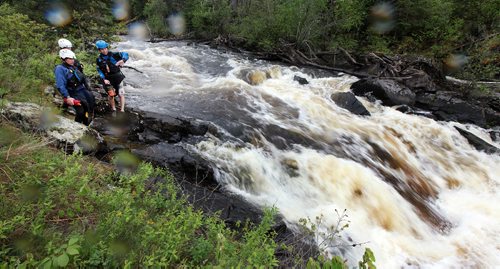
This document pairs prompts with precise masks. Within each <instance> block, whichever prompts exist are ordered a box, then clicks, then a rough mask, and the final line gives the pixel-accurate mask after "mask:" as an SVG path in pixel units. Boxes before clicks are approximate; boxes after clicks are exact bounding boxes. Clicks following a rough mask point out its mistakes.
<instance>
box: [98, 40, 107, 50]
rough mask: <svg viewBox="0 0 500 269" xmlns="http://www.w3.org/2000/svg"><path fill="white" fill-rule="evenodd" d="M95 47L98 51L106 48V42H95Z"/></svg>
mask: <svg viewBox="0 0 500 269" xmlns="http://www.w3.org/2000/svg"><path fill="white" fill-rule="evenodd" d="M95 46H96V47H97V49H98V50H100V49H104V48H107V47H108V43H106V41H104V40H97V42H95Z"/></svg>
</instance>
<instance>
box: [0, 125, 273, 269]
mask: <svg viewBox="0 0 500 269" xmlns="http://www.w3.org/2000/svg"><path fill="white" fill-rule="evenodd" d="M0 134H2V135H0V159H1V160H2V162H1V163H0V173H2V176H0V220H1V221H0V267H1V268H3V267H9V268H10V267H21V268H23V267H29V268H32V267H40V268H56V267H128V268H131V267H134V268H135V267H198V266H207V267H214V266H215V267H222V268H235V267H251V268H255V267H259V268H262V267H273V266H277V264H278V263H277V260H276V257H275V254H274V251H275V249H276V243H275V242H274V240H273V238H274V233H272V232H269V231H270V230H271V227H272V225H273V220H274V216H275V214H276V211H275V210H274V209H270V210H267V211H266V213H265V214H264V217H263V220H262V222H261V223H260V224H258V225H251V224H249V223H247V224H246V225H245V226H244V227H243V229H242V232H241V233H237V232H235V231H233V230H230V229H228V228H227V227H226V226H225V224H224V222H223V221H221V220H220V219H218V218H216V217H207V216H204V215H203V214H202V213H201V212H199V211H195V210H194V209H193V208H192V207H191V206H190V205H189V204H187V202H186V201H185V199H184V198H183V197H180V196H178V195H177V193H178V189H177V187H176V186H175V184H174V181H173V178H172V176H171V175H170V174H169V173H167V172H165V171H162V170H159V169H155V168H153V167H152V166H151V165H149V164H139V165H138V166H137V169H135V170H134V171H132V172H131V173H129V174H126V175H123V174H122V175H115V174H113V173H112V172H111V169H110V168H109V167H100V166H102V165H99V164H98V163H93V164H91V163H90V162H95V161H93V160H92V159H89V158H86V157H82V156H80V155H72V156H66V155H64V154H63V153H62V152H58V151H55V150H52V149H49V148H46V147H45V146H44V145H43V142H42V141H39V140H38V139H37V138H34V137H31V136H26V135H23V134H22V133H21V132H20V131H19V130H17V129H15V128H12V127H10V126H8V125H5V124H0ZM119 158H123V156H122V157H119ZM27 166H29V167H30V169H25V167H27ZM158 177H160V178H162V179H163V181H161V182H159V183H157V184H155V185H154V186H150V187H146V186H149V185H148V184H146V183H147V182H148V181H149V179H151V178H158Z"/></svg>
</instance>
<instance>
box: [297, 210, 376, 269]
mask: <svg viewBox="0 0 500 269" xmlns="http://www.w3.org/2000/svg"><path fill="white" fill-rule="evenodd" d="M335 214H336V215H337V222H336V223H334V224H333V225H330V226H325V224H324V223H323V217H324V216H323V215H320V216H317V217H316V218H315V220H314V221H312V220H311V219H310V218H304V219H300V220H299V223H300V228H301V233H302V234H305V235H308V236H309V237H310V238H314V242H316V243H317V244H318V246H319V251H320V253H326V251H327V250H328V249H330V250H331V249H332V248H337V247H339V246H340V245H339V242H340V241H341V240H342V234H341V233H342V231H344V230H345V229H347V228H349V223H350V221H349V220H348V219H347V218H348V215H347V210H345V209H344V211H343V212H342V213H340V212H338V211H337V210H335ZM359 245H361V244H359V243H354V244H350V245H349V246H351V247H356V246H359ZM358 264H359V267H360V268H362V269H376V266H375V256H374V254H373V252H372V251H371V249H370V248H366V249H365V253H364V254H363V257H362V259H361V260H360V261H359V262H358ZM306 268H310V269H313V268H314V269H315V268H318V269H321V268H335V269H347V268H348V266H347V264H346V261H345V260H343V259H342V258H341V257H339V256H333V257H332V258H331V259H327V258H325V257H324V256H323V255H319V256H317V257H311V258H309V260H308V261H307V264H306Z"/></svg>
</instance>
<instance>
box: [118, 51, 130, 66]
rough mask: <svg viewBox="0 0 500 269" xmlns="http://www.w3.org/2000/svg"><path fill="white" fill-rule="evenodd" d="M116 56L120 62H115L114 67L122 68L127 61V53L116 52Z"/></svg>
mask: <svg viewBox="0 0 500 269" xmlns="http://www.w3.org/2000/svg"><path fill="white" fill-rule="evenodd" d="M118 55H120V60H119V61H118V62H116V66H120V67H122V66H123V65H124V64H125V62H126V61H127V60H128V53H126V52H124V51H122V52H118Z"/></svg>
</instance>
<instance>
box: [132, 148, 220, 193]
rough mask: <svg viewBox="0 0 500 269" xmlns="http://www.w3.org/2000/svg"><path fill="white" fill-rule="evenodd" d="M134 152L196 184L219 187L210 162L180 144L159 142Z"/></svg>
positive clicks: (133, 151)
mask: <svg viewBox="0 0 500 269" xmlns="http://www.w3.org/2000/svg"><path fill="white" fill-rule="evenodd" d="M132 153H134V154H136V155H137V156H138V157H139V158H141V159H142V160H145V161H148V162H151V163H153V164H155V165H158V166H162V167H168V168H170V169H171V170H173V171H177V172H178V173H182V175H183V177H184V178H186V179H188V180H190V181H191V182H193V183H195V184H200V185H202V186H205V187H210V188H211V189H214V188H217V187H218V183H217V182H216V181H215V178H214V172H213V170H212V168H211V167H210V165H209V164H208V162H206V161H205V160H203V159H201V158H197V157H193V156H191V154H190V153H189V152H188V151H187V150H185V149H184V148H183V147H181V146H179V145H175V144H168V143H158V144H155V145H152V146H149V147H146V148H144V149H134V150H132Z"/></svg>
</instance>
